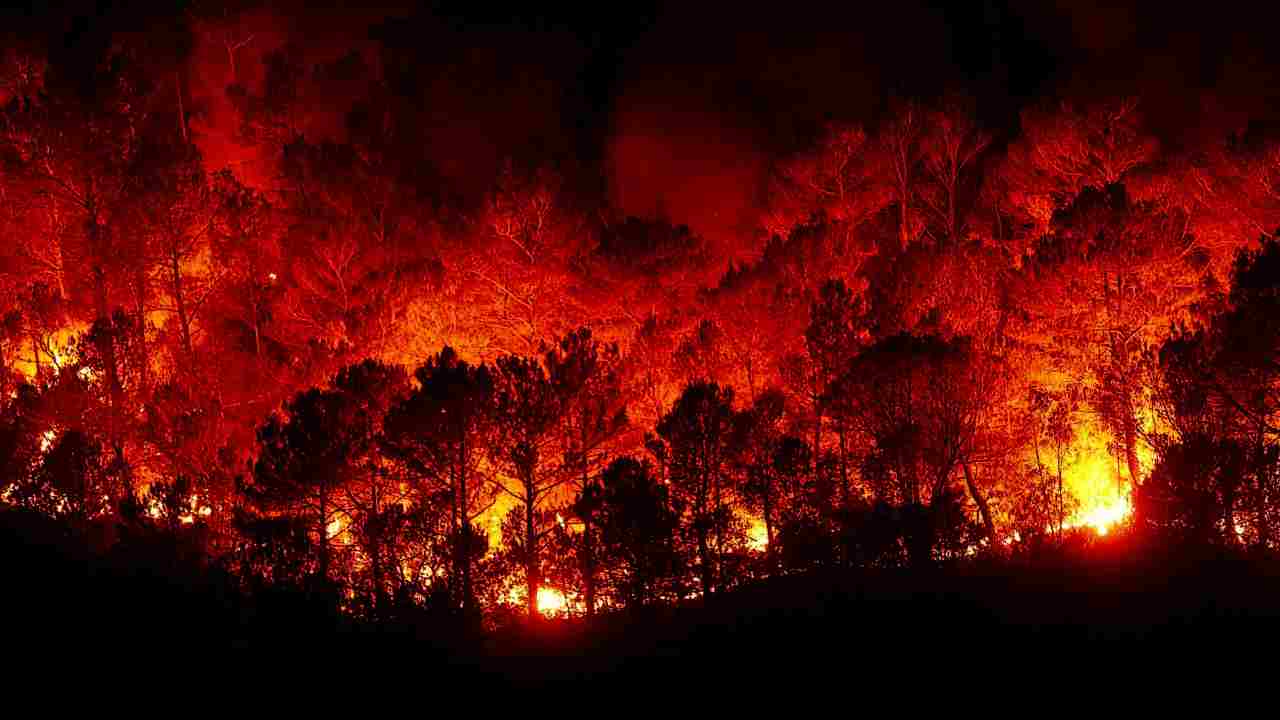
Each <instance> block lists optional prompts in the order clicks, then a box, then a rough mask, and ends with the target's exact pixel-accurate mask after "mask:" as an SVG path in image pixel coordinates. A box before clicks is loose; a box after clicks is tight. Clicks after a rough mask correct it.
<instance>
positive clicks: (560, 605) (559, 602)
mask: <svg viewBox="0 0 1280 720" xmlns="http://www.w3.org/2000/svg"><path fill="white" fill-rule="evenodd" d="M567 604H568V603H567V602H566V601H565V598H564V595H563V594H562V593H561V592H560V591H559V590H556V589H555V588H549V587H540V588H538V612H540V613H542V614H543V615H546V616H547V617H553V616H555V615H560V614H562V613H563V612H564V609H565V606H566V605H567Z"/></svg>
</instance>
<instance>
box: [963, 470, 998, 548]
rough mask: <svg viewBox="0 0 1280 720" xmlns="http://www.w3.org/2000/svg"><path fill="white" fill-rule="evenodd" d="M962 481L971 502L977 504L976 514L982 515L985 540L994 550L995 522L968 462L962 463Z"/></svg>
mask: <svg viewBox="0 0 1280 720" xmlns="http://www.w3.org/2000/svg"><path fill="white" fill-rule="evenodd" d="M963 467H964V482H965V485H966V486H967V487H968V488H969V495H970V496H971V497H972V498H973V502H974V503H975V504H976V505H977V506H978V514H979V515H981V516H982V525H983V527H984V528H985V529H986V532H987V540H988V541H990V543H991V548H992V549H993V550H994V549H995V545H996V524H995V521H994V520H992V519H991V508H990V506H988V505H987V498H986V496H985V495H983V494H982V490H981V489H980V488H979V487H978V483H976V482H974V479H973V468H972V467H971V466H970V465H969V463H967V462H966V463H964V464H963Z"/></svg>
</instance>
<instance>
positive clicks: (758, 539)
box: [747, 518, 769, 552]
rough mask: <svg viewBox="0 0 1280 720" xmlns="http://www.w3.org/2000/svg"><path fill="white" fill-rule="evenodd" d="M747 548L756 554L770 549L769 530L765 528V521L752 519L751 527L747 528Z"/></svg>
mask: <svg viewBox="0 0 1280 720" xmlns="http://www.w3.org/2000/svg"><path fill="white" fill-rule="evenodd" d="M747 547H748V548H749V549H751V550H754V551H756V552H764V551H765V550H767V549H768V548H769V529H768V528H766V527H765V525H764V520H763V519H760V518H752V519H751V526H750V527H749V528H747Z"/></svg>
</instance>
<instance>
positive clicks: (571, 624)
mask: <svg viewBox="0 0 1280 720" xmlns="http://www.w3.org/2000/svg"><path fill="white" fill-rule="evenodd" d="M86 540H87V537H86V535H85V534H83V533H73V532H71V531H69V530H68V529H67V528H66V526H65V525H63V524H61V523H57V522H54V521H50V520H48V519H45V518H42V517H40V516H36V515H32V514H27V513H19V512H5V513H3V514H0V566H2V567H3V568H4V575H5V582H4V590H3V593H2V597H3V606H4V607H3V617H4V618H5V622H4V624H5V625H6V626H7V632H6V639H7V641H8V642H7V648H6V655H7V657H8V658H10V659H13V658H28V659H30V660H31V661H32V663H33V664H34V665H36V666H39V665H40V663H39V662H37V659H45V660H47V659H59V658H60V659H62V660H63V661H64V662H65V661H67V660H68V659H70V658H77V657H85V656H87V655H88V654H94V655H95V656H96V657H104V656H109V655H111V654H118V655H120V656H121V657H128V656H132V655H133V654H145V653H154V654H155V655H153V657H161V658H165V659H166V660H167V661H171V662H176V663H188V662H203V661H210V660H216V659H221V658H242V659H245V660H250V659H251V660H252V661H253V662H255V663H260V662H267V663H273V662H278V663H280V664H281V667H282V668H288V669H289V671H296V670H300V669H302V668H312V670H308V671H307V672H315V673H323V674H335V675H337V674H343V673H351V674H356V675H360V674H364V673H382V672H384V671H385V672H386V673H392V674H394V676H401V675H403V676H405V677H408V676H410V675H412V676H414V677H419V678H429V681H430V682H432V683H452V684H456V683H460V682H467V683H472V682H474V683H478V684H479V686H481V687H489V688H498V687H508V686H511V687H515V688H522V687H523V688H528V689H538V688H549V687H554V686H558V685H561V684H567V683H589V684H590V687H592V688H593V689H597V690H599V689H607V688H609V687H612V686H614V685H615V684H617V683H626V684H632V683H641V684H650V683H665V684H664V685H657V686H655V687H677V686H689V687H698V686H700V685H703V684H705V683H718V682H722V681H733V682H741V683H757V682H760V683H773V684H771V685H761V686H758V688H759V690H760V691H762V692H763V691H766V690H767V689H768V688H770V687H772V688H775V689H776V688H778V687H782V686H780V685H777V683H783V682H786V683H795V682H800V683H806V682H828V681H830V680H838V679H839V678H861V680H860V681H866V680H867V679H869V678H887V679H892V680H897V681H903V682H908V681H909V682H914V681H915V679H916V678H919V677H920V676H921V674H923V675H924V676H928V675H929V674H930V673H935V674H937V677H938V678H939V679H941V678H952V675H953V674H954V673H957V672H962V673H980V674H982V675H985V674H987V673H990V672H998V673H999V674H1000V676H1001V677H1003V678H1019V677H1022V678H1025V679H1030V680H1034V681H1036V682H1048V681H1049V679H1050V676H1048V675H1044V673H1053V672H1060V671H1062V670H1063V669H1064V668H1070V667H1077V668H1078V667H1085V666H1080V665H1076V664H1077V663H1080V662H1084V663H1087V665H1086V666H1087V667H1088V668H1090V672H1095V671H1098V670H1099V669H1100V668H1120V667H1122V666H1124V665H1126V664H1127V663H1130V662H1144V661H1146V662H1152V661H1154V662H1170V661H1172V660H1173V659H1176V658H1192V657H1195V658H1198V661H1206V660H1207V659H1209V658H1212V657H1219V656H1223V657H1234V656H1235V655H1234V654H1233V653H1235V652H1236V651H1235V650H1234V649H1233V648H1240V652H1243V651H1244V650H1245V649H1247V648H1248V647H1269V646H1270V645H1271V644H1272V643H1273V642H1274V641H1275V640H1276V639H1277V637H1280V633H1277V629H1278V628H1280V577H1278V576H1277V573H1276V572H1275V567H1274V565H1273V564H1271V563H1268V562H1264V561H1257V560H1250V559H1247V558H1242V557H1237V556H1231V555H1217V556H1213V555H1204V554H1199V555H1192V554H1188V553H1180V554H1178V555H1177V556H1176V557H1175V556H1174V554H1173V553H1163V554H1159V555H1156V554H1146V555H1139V556H1137V557H1139V558H1140V559H1125V558H1126V556H1124V555H1122V554H1121V549H1122V548H1119V547H1117V548H1108V547H1106V546H1104V547H1102V548H1101V549H1098V548H1095V549H1094V550H1093V551H1092V552H1091V554H1090V556H1089V557H1087V558H1085V557H1083V556H1080V557H1067V556H1058V557H1056V558H1053V559H1040V560H1037V561H1036V562H1034V563H1013V562H1009V561H1002V562H991V563H988V564H981V563H978V564H974V565H971V566H967V567H964V568H944V569H935V570H929V571H905V570H901V571H899V570H895V571H862V572H832V573H828V574H810V575H804V576H789V577H779V578H774V579H771V580H768V581H762V582H759V583H755V584H747V585H745V586H741V587H739V588H737V589H734V590H731V591H728V592H725V593H724V594H722V595H717V596H713V597H712V598H711V599H710V600H707V601H705V602H703V601H697V602H688V603H685V604H682V605H678V606H674V607H672V606H665V605H663V606H654V607H649V608H643V609H640V610H633V611H623V612H615V613H606V614H603V615H601V616H599V617H597V618H596V619H594V620H592V621H590V622H587V621H585V620H564V621H545V622H542V623H539V624H538V625H536V626H534V627H530V626H528V625H527V624H525V623H524V622H520V623H517V624H513V625H511V626H508V627H503V628H498V629H496V630H492V631H489V632H487V633H485V634H483V635H471V634H467V633H463V632H460V631H459V630H458V628H457V627H456V625H455V626H449V625H448V624H446V623H444V622H442V621H441V620H440V619H439V618H433V617H432V616H430V615H429V614H427V613H423V614H422V615H421V616H420V617H417V618H406V619H403V620H402V621H400V622H397V623H386V624H383V625H380V626H374V625H370V624H367V623H360V622H357V621H355V620H353V619H351V618H349V617H346V616H344V615H342V614H340V613H337V612H334V611H332V610H330V609H328V608H330V607H331V605H330V604H329V603H327V602H326V600H325V599H324V598H322V597H318V596H316V595H315V594H312V593H307V592H305V591H302V590H296V589H277V590H275V591H272V592H259V593H257V594H255V595H254V596H253V597H249V596H248V595H246V594H244V593H242V592H240V591H239V590H238V589H237V585H236V583H235V582H234V581H233V580H234V579H233V578H231V577H230V576H229V575H226V574H225V573H222V572H221V571H219V570H218V569H217V568H213V567H208V566H206V565H204V564H202V563H201V562H200V561H199V560H198V559H196V558H197V557H198V556H197V555H194V554H193V555H191V556H184V555H183V553H182V552H181V551H180V549H179V548H177V547H175V546H174V545H173V544H171V543H170V544H166V542H165V541H164V540H163V539H162V538H150V539H138V538H134V539H130V540H128V541H125V540H120V541H118V542H117V543H116V544H115V545H113V546H112V548H111V549H110V550H109V551H106V552H95V551H93V550H91V549H90V545H88V544H87V542H86ZM1128 557H1134V556H1133V555H1129V556H1128ZM1201 648H1203V649H1204V650H1203V652H1202V651H1200V650H1199V649H1201ZM104 654H105V655H104ZM323 659H334V661H333V662H331V663H330V662H322V661H320V660H323ZM67 667H75V665H74V664H71V665H67V666H65V667H64V669H63V670H62V671H60V672H65V670H66V668H67ZM313 677H314V675H313ZM952 679H954V678H952ZM746 687H753V686H752V685H747V686H746Z"/></svg>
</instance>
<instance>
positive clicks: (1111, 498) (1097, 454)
mask: <svg viewBox="0 0 1280 720" xmlns="http://www.w3.org/2000/svg"><path fill="white" fill-rule="evenodd" d="M1074 451H1075V453H1074V454H1075V455H1076V457H1075V459H1074V460H1073V461H1072V462H1071V463H1070V465H1069V466H1067V467H1065V468H1064V472H1063V480H1064V483H1065V485H1066V489H1067V491H1068V492H1070V493H1071V495H1072V497H1074V498H1075V499H1076V502H1077V503H1078V507H1077V508H1076V509H1075V511H1074V512H1073V513H1072V514H1071V516H1070V517H1068V518H1067V519H1066V521H1065V522H1064V523H1063V524H1062V526H1063V528H1064V529H1072V528H1081V527H1088V528H1093V531H1094V532H1096V533H1097V534H1098V535H1099V536H1105V535H1106V534H1107V533H1109V532H1110V531H1111V530H1112V528H1115V527H1117V526H1118V525H1122V524H1124V522H1126V521H1127V520H1128V518H1129V516H1130V515H1131V514H1132V513H1133V503H1132V501H1131V499H1130V497H1129V489H1130V488H1129V479H1128V478H1127V477H1123V476H1122V474H1121V472H1120V469H1119V468H1118V467H1117V464H1116V461H1115V458H1114V457H1113V456H1112V455H1111V454H1110V453H1109V452H1108V451H1107V442H1106V436H1105V434H1103V433H1101V432H1099V431H1097V430H1095V429H1093V428H1091V427H1089V426H1082V427H1081V430H1080V437H1079V439H1078V441H1077V443H1076V446H1075V448H1074ZM1150 454H1151V451H1150V449H1149V448H1140V451H1139V461H1140V465H1141V466H1142V467H1149V466H1150V461H1151V458H1150Z"/></svg>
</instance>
